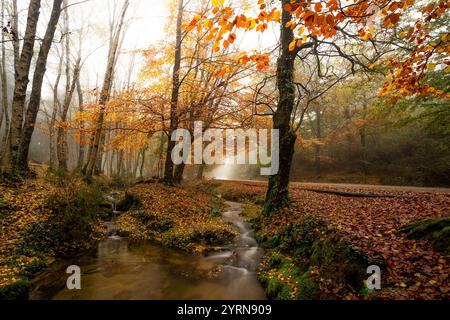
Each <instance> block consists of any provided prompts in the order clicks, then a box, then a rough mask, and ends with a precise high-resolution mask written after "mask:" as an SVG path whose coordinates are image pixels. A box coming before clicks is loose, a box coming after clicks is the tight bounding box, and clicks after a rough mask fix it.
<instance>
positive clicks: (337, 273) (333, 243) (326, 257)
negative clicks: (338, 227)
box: [310, 235, 368, 291]
mask: <svg viewBox="0 0 450 320" xmlns="http://www.w3.org/2000/svg"><path fill="white" fill-rule="evenodd" d="M310 263H311V264H312V265H315V266H318V267H319V270H320V274H321V275H323V276H325V277H327V278H328V279H333V280H334V281H335V283H342V284H345V285H347V286H349V287H350V288H351V289H352V290H353V291H359V290H360V289H361V287H362V286H363V283H364V282H363V281H364V279H366V278H367V274H366V273H365V271H366V268H367V266H368V262H367V258H366V257H365V256H364V255H363V254H361V253H359V252H358V251H356V250H355V249H353V247H352V246H351V245H350V244H349V243H348V242H346V241H343V240H341V239H339V237H338V236H336V235H331V236H328V237H326V238H324V239H318V240H316V241H315V242H314V244H313V246H312V254H311V256H310Z"/></svg>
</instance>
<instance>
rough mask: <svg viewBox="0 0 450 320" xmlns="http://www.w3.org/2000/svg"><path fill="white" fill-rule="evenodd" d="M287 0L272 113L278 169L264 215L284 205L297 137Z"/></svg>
mask: <svg viewBox="0 0 450 320" xmlns="http://www.w3.org/2000/svg"><path fill="white" fill-rule="evenodd" d="M288 3H290V0H283V1H282V19H281V20H282V21H281V35H280V42H281V53H280V57H279V58H278V62H277V87H278V93H279V100H278V106H277V110H276V111H275V112H274V114H273V128H274V129H278V130H279V136H280V150H279V151H280V156H279V164H280V169H279V171H278V173H277V174H275V175H273V176H271V177H270V178H269V187H268V190H267V194H266V199H265V203H264V208H263V212H264V214H265V215H270V214H272V213H276V212H278V211H279V210H280V209H281V208H283V207H286V206H287V205H288V187H289V175H290V171H291V163H292V157H293V154H294V146H295V140H296V138H297V136H296V134H295V132H294V131H293V129H292V127H291V117H292V109H293V106H294V102H295V84H294V80H293V76H294V60H295V56H296V54H297V52H296V51H290V50H289V44H290V43H291V42H292V40H293V39H294V34H293V31H292V30H291V28H286V27H285V25H286V23H288V22H289V21H291V19H292V16H291V14H290V13H289V12H288V11H287V10H285V7H284V5H285V4H288Z"/></svg>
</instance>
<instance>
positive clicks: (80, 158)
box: [76, 77, 84, 169]
mask: <svg viewBox="0 0 450 320" xmlns="http://www.w3.org/2000/svg"><path fill="white" fill-rule="evenodd" d="M76 83H77V94H78V111H79V112H80V113H81V112H83V111H84V101H83V91H82V90H81V84H80V77H78V78H77V81H76ZM79 126H80V137H79V139H80V146H79V149H78V161H77V168H78V169H81V168H82V167H83V163H84V133H83V131H84V121H83V120H80V122H79Z"/></svg>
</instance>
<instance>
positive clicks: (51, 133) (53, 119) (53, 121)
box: [49, 48, 64, 169]
mask: <svg viewBox="0 0 450 320" xmlns="http://www.w3.org/2000/svg"><path fill="white" fill-rule="evenodd" d="M63 50H64V48H63ZM62 63H63V58H62V54H61V57H60V60H59V64H58V73H57V75H56V80H55V84H54V86H53V110H52V117H51V120H50V125H49V148H50V150H49V151H50V165H49V166H50V169H55V163H56V161H55V160H56V146H55V126H56V116H57V114H58V110H59V109H60V102H59V97H58V87H59V82H60V80H61V73H62Z"/></svg>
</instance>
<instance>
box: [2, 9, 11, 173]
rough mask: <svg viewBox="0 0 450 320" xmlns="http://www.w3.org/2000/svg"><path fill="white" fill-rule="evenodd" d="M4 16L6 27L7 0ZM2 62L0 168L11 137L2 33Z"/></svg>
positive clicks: (4, 159) (3, 22)
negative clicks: (3, 128)
mask: <svg viewBox="0 0 450 320" xmlns="http://www.w3.org/2000/svg"><path fill="white" fill-rule="evenodd" d="M1 10H2V14H1V19H2V20H1V25H2V26H4V25H5V0H2V8H1ZM1 39H2V61H1V66H0V68H1V81H2V110H1V111H2V116H1V120H0V130H1V128H2V122H1V121H2V120H3V119H4V122H5V130H4V133H3V138H2V142H1V144H0V167H2V164H3V162H4V161H6V156H7V150H8V135H9V110H8V104H9V101H8V77H7V76H6V53H5V51H6V50H5V34H4V32H2V36H1ZM0 133H1V132H0Z"/></svg>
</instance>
